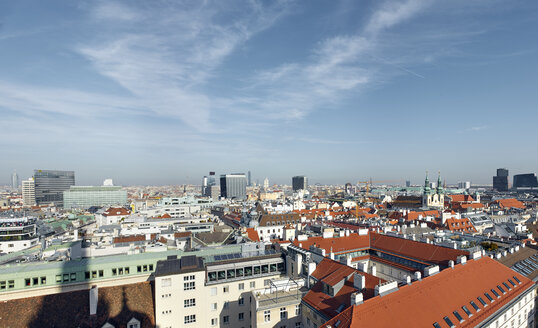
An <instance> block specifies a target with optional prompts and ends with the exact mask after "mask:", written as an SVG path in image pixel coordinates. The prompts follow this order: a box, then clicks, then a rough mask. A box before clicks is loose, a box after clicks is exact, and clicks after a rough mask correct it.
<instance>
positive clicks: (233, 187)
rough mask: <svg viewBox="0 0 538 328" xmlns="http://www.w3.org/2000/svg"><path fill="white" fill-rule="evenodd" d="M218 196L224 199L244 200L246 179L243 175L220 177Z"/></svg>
mask: <svg viewBox="0 0 538 328" xmlns="http://www.w3.org/2000/svg"><path fill="white" fill-rule="evenodd" d="M220 195H221V197H224V198H236V199H245V198H246V197H247V177H246V176H245V174H244V173H233V174H223V175H221V176H220Z"/></svg>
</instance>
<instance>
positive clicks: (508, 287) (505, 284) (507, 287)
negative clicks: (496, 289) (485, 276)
mask: <svg viewBox="0 0 538 328" xmlns="http://www.w3.org/2000/svg"><path fill="white" fill-rule="evenodd" d="M503 285H504V287H506V289H508V290H511V289H512V287H510V286H508V284H507V283H505V282H503Z"/></svg>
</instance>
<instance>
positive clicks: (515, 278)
mask: <svg viewBox="0 0 538 328" xmlns="http://www.w3.org/2000/svg"><path fill="white" fill-rule="evenodd" d="M513 278H514V280H515V281H517V283H518V284H520V283H521V281H520V280H519V279H517V277H516V276H513Z"/></svg>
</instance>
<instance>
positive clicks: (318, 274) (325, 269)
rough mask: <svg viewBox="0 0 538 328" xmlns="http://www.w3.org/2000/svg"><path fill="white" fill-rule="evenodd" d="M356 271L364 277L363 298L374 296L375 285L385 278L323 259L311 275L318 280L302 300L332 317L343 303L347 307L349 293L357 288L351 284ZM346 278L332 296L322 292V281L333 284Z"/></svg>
mask: <svg viewBox="0 0 538 328" xmlns="http://www.w3.org/2000/svg"><path fill="white" fill-rule="evenodd" d="M355 272H357V273H358V274H360V275H363V276H364V277H365V285H366V288H365V289H364V290H363V291H362V293H363V297H364V299H368V298H371V297H373V296H374V290H375V286H376V285H377V284H379V283H383V282H385V280H383V279H381V278H378V277H374V276H372V275H370V274H368V273H364V272H360V271H359V270H356V269H354V268H351V267H349V266H347V265H345V264H343V263H340V262H336V261H333V260H331V259H327V258H325V259H323V260H322V261H321V262H320V263H319V264H318V265H317V267H316V270H314V272H313V273H312V276H313V277H314V278H316V279H317V280H318V282H317V283H316V284H314V286H312V288H311V289H310V291H309V292H308V293H306V295H305V296H304V297H303V302H305V303H307V304H309V305H310V306H311V307H313V308H314V309H316V310H318V311H319V312H321V313H323V314H324V315H325V316H327V317H333V316H335V315H337V314H338V312H337V311H336V310H337V309H338V307H340V306H341V305H342V304H345V307H349V306H350V303H351V294H352V293H354V292H356V291H357V289H356V288H355V287H354V286H353V281H354V276H353V273H355ZM343 279H346V281H345V282H344V285H343V286H342V288H341V289H340V290H339V291H338V293H337V294H336V295H335V296H334V297H333V296H330V295H328V294H326V293H324V292H323V283H326V284H328V285H330V286H334V285H335V284H336V283H338V282H340V281H342V280H343Z"/></svg>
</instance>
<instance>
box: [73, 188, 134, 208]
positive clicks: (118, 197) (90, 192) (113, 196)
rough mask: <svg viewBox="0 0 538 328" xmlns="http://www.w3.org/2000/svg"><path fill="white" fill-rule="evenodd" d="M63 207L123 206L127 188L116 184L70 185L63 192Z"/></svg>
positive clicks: (125, 202) (125, 200)
mask: <svg viewBox="0 0 538 328" xmlns="http://www.w3.org/2000/svg"><path fill="white" fill-rule="evenodd" d="M63 202H64V208H67V209H71V208H81V209H86V208H90V207H92V206H111V205H118V206H123V205H125V204H127V190H122V188H121V187H118V186H97V187H94V186H86V187H82V186H71V187H70V188H69V190H66V191H64V192H63Z"/></svg>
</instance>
